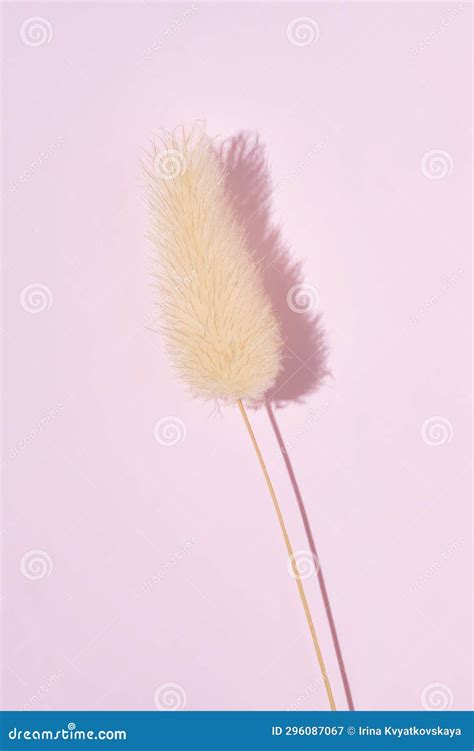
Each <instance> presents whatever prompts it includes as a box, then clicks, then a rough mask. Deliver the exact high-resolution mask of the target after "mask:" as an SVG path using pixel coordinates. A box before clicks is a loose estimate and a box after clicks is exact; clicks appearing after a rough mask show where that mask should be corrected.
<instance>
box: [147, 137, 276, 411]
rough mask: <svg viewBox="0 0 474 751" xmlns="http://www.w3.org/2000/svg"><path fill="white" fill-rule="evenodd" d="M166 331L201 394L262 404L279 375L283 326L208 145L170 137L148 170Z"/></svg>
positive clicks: (202, 139)
mask: <svg viewBox="0 0 474 751" xmlns="http://www.w3.org/2000/svg"><path fill="white" fill-rule="evenodd" d="M146 174H147V177H148V184H149V200H150V213H151V240H152V243H153V247H154V250H155V254H154V269H153V273H154V276H155V278H156V281H157V287H158V291H159V297H158V300H157V306H158V309H159V310H158V313H159V316H158V317H159V320H160V325H161V328H162V330H163V333H164V335H165V337H166V340H167V344H168V348H169V352H170V355H171V359H172V361H173V363H174V365H175V367H176V368H177V370H178V372H179V374H180V375H181V376H182V378H183V379H184V380H185V381H186V382H187V384H188V385H189V386H190V387H191V390H192V392H193V393H194V394H195V395H199V396H203V397H205V398H217V399H223V400H225V401H230V400H234V399H247V400H252V401H253V400H257V401H258V400H260V399H261V398H262V397H263V395H264V394H265V392H266V391H267V390H268V389H269V388H270V387H271V386H272V385H273V383H274V382H275V379H276V376H277V374H278V371H279V369H280V358H281V339H280V333H279V327H278V323H277V321H276V318H275V316H274V314H273V311H272V308H271V304H270V302H269V300H268V298H267V296H266V294H265V292H264V290H263V286H262V281H261V278H260V273H259V269H258V267H257V265H256V263H255V261H254V260H253V258H252V255H251V252H250V249H249V248H248V247H247V244H246V240H245V236H244V233H243V230H242V229H241V228H240V227H239V225H238V224H237V222H236V220H235V217H234V214H233V210H232V205H231V201H230V199H229V197H228V195H227V192H226V188H225V174H224V171H223V168H222V166H221V164H220V161H219V159H218V157H217V156H216V154H215V152H214V151H213V148H212V144H211V142H210V140H209V139H208V138H207V136H206V135H205V134H204V133H203V132H202V131H200V130H197V129H196V128H194V129H193V130H192V131H191V132H190V133H186V132H184V131H182V132H180V133H179V134H178V133H174V134H164V135H162V136H161V138H160V140H159V142H158V143H156V144H155V146H154V151H153V153H152V154H151V160H150V162H149V163H148V165H147V166H146Z"/></svg>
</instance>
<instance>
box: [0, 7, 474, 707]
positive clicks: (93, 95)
mask: <svg viewBox="0 0 474 751" xmlns="http://www.w3.org/2000/svg"><path fill="white" fill-rule="evenodd" d="M454 8H460V10H458V12H457V13H456V14H454V15H453V9H454ZM183 14H184V15H183ZM3 16H4V51H3V54H4V63H5V69H4V74H3V75H4V117H5V127H4V139H5V142H4V164H3V185H4V191H5V192H4V195H5V199H4V217H5V226H4V241H5V243H4V245H5V270H4V278H5V283H6V284H5V286H6V293H5V302H4V320H3V327H4V332H5V335H4V413H5V424H6V428H5V431H4V460H3V461H4V508H3V519H2V533H3V586H2V601H1V605H2V627H3V643H2V653H3V676H2V685H3V707H4V708H8V709H20V708H26V709H34V708H36V709H38V708H40V709H154V708H156V703H155V701H154V696H155V691H156V689H157V688H158V687H159V686H161V685H162V684H166V683H173V684H178V685H179V686H180V687H182V690H183V693H184V694H185V696H186V702H187V703H186V707H187V708H188V709H194V710H199V709H286V708H298V709H314V708H319V709H325V708H327V700H326V697H325V694H324V689H323V687H322V685H321V681H320V679H319V672H318V669H317V665H316V663H315V659H314V656H313V652H312V645H311V641H310V639H309V637H308V634H307V629H306V624H305V620H304V615H303V612H302V609H301V605H300V602H299V600H298V596H297V592H296V587H295V583H294V581H293V580H292V578H291V577H290V576H289V575H288V573H287V561H286V554H285V548H284V545H283V542H282V539H281V535H280V531H279V529H278V526H277V522H276V518H275V515H274V512H273V509H272V506H271V502H270V499H269V497H268V495H267V491H266V488H265V485H264V482H263V480H262V477H261V475H260V473H259V469H258V466H257V464H256V461H255V457H254V454H253V452H252V448H251V445H250V443H249V441H248V437H247V435H246V434H245V430H244V427H243V425H242V423H241V419H240V416H239V414H238V412H237V410H236V409H233V408H224V409H222V411H221V413H220V414H219V413H215V412H214V411H213V409H212V407H211V406H209V405H205V404H202V403H200V402H197V401H193V400H192V399H191V398H190V397H189V396H188V395H187V393H186V391H185V389H184V387H183V386H182V385H181V384H180V383H179V382H177V380H176V378H175V376H174V374H173V373H172V372H171V371H170V368H169V364H168V361H167V357H166V353H165V352H164V349H163V345H162V342H161V340H160V338H159V336H158V335H157V334H156V333H154V332H153V331H151V330H150V329H149V328H147V325H148V323H149V320H150V314H151V312H152V303H151V294H150V289H149V283H148V279H147V273H146V256H147V254H148V252H149V248H148V244H147V241H146V240H145V238H144V235H145V231H146V213H145V206H144V202H143V185H142V178H141V174H140V169H139V166H138V162H139V159H140V156H141V154H142V150H143V149H144V148H146V147H147V144H148V143H149V141H150V139H151V138H152V137H153V133H154V132H156V131H157V130H158V128H159V127H161V126H165V127H169V128H172V127H175V126H176V125H177V124H179V123H181V122H188V123H189V122H192V121H193V120H194V119H196V118H205V119H206V121H207V127H208V130H209V132H210V133H211V134H220V135H221V136H222V137H223V138H227V137H230V136H232V135H234V134H236V133H238V132H241V131H258V133H259V134H260V138H261V141H262V143H263V144H264V145H265V148H266V151H267V155H268V158H269V165H270V170H271V174H272V178H273V181H274V183H275V185H276V186H280V187H279V189H277V190H275V192H274V196H273V201H272V207H273V210H274V212H275V223H276V224H278V225H280V226H281V229H282V234H283V236H284V238H285V240H286V241H287V242H288V244H289V246H290V247H291V250H292V253H293V255H294V258H295V260H301V261H302V262H303V274H304V278H305V281H306V282H307V283H308V284H311V285H312V286H314V287H315V288H316V289H317V291H318V294H319V300H320V308H319V310H320V312H321V313H322V316H323V319H322V321H323V326H324V329H325V332H326V337H327V343H328V346H329V367H330V369H331V373H332V377H331V378H330V379H327V381H326V382H325V384H324V385H323V386H321V388H320V389H319V390H318V391H317V392H315V393H313V394H311V395H308V396H307V397H306V398H305V399H303V400H302V401H301V403H291V404H289V405H287V406H286V407H285V408H283V409H278V410H277V411H276V419H277V421H278V424H279V427H280V430H281V433H282V436H283V439H284V441H285V442H286V443H287V444H288V447H289V448H288V455H289V457H290V459H291V462H292V465H293V469H294V472H295V476H296V478H297V481H298V484H299V487H300V490H301V495H302V499H303V502H304V504H305V508H306V511H307V514H308V517H309V521H310V524H311V528H312V531H313V534H314V538H315V542H316V546H317V549H318V553H319V556H320V561H321V564H322V568H323V571H324V577H325V581H326V586H327V590H328V595H329V599H330V603H331V607H332V612H333V616H334V621H335V626H336V629H337V633H338V637H339V640H340V645H341V650H342V654H343V658H344V662H345V666H346V670H347V677H348V681H349V684H350V687H351V692H352V696H353V699H354V704H355V707H356V709H421V708H423V706H424V704H423V702H422V696H423V695H425V696H426V691H428V692H429V691H430V690H431V689H430V687H432V686H433V685H434V684H443V686H444V688H443V689H442V693H443V697H444V698H443V701H445V702H446V703H447V705H449V706H450V707H452V708H453V709H466V708H469V707H470V705H471V698H470V684H469V670H468V665H469V661H470V631H471V629H470V620H469V613H470V608H469V594H468V593H469V586H468V581H469V574H468V571H469V569H468V565H469V560H470V544H469V530H470V528H471V525H470V512H469V490H470V469H471V464H470V455H471V451H470V448H471V446H470V432H469V417H470V412H471V407H470V378H469V367H470V366H469V363H470V337H469V332H468V330H467V328H468V327H467V324H466V316H467V315H468V311H469V305H470V287H469V276H470V275H469V244H470V224H469V203H468V196H469V182H470V138H471V116H470V106H469V91H470V89H469V86H470V78H469V61H470V43H469V28H470V8H469V7H468V6H467V5H461V6H459V5H458V4H456V5H454V4H453V5H450V4H446V3H436V4H435V3H432V4H428V3H427V4H421V3H420V4H408V3H407V4H403V3H397V4H384V3H379V4H375V3H363V4H357V3H346V4H334V5H330V4H318V3H314V4H308V3H305V4H299V3H294V2H292V3H288V4H281V3H266V4H255V5H252V4H244V3H242V4H219V5H217V4H198V5H195V6H192V5H191V4H189V5H176V4H173V5H170V4H162V5H154V4H151V3H139V2H137V3H133V4H128V5H127V4H124V5H116V4H105V3H104V4H101V5H99V4H88V3H84V4H80V3H76V4H74V3H69V4H59V3H58V4H45V3H41V2H39V3H35V4H26V3H22V4H16V5H13V4H10V5H7V6H4V7H3ZM33 16H41V17H43V18H45V19H47V21H48V22H49V24H50V25H51V29H52V32H53V35H52V38H51V39H50V41H49V42H46V43H45V44H43V45H41V46H37V47H34V46H28V45H27V44H25V43H24V42H23V41H22V38H21V34H20V29H21V26H22V23H23V22H24V20H25V19H27V18H29V17H33ZM300 16H304V17H311V18H313V19H315V20H316V22H317V25H318V28H319V38H318V39H317V40H316V41H315V42H314V43H311V44H308V45H306V46H297V45H295V44H292V43H291V41H290V40H289V39H288V36H287V28H288V25H289V24H290V22H291V21H292V20H293V19H294V18H297V17H300ZM447 17H448V18H449V19H450V20H449V23H443V19H446V18H447ZM177 18H181V21H180V23H177V22H176V19H177ZM183 18H184V20H182V19H183ZM173 19H175V22H174V23H173ZM167 30H168V31H167ZM170 30H171V31H170ZM433 30H437V31H436V33H433ZM427 37H429V38H430V41H429V43H425V44H423V46H422V43H423V40H424V39H425V38H427ZM321 142H324V143H325V144H326V146H325V148H324V149H321V150H318V152H317V155H316V156H315V157H314V158H308V154H310V153H312V150H314V149H315V148H316V147H317V145H318V144H320V143H321ZM53 144H54V145H55V148H54V149H53V150H51V149H50V148H49V147H51V145H53ZM48 149H49V151H48V157H47V158H44V157H42V158H41V159H40V155H41V153H42V152H44V151H45V150H48ZM433 150H441V151H442V152H444V154H445V155H447V156H444V157H443V159H444V160H445V164H446V165H447V174H446V175H445V176H444V177H442V178H440V179H432V177H430V176H427V175H426V174H424V172H423V170H422V160H423V157H424V156H425V155H426V154H427V153H428V152H430V151H433ZM448 157H449V158H448ZM35 160H36V162H37V166H36V168H35V169H33V170H31V169H30V170H29V173H28V174H27V176H26V179H24V178H23V179H21V180H20V176H22V175H24V173H25V170H27V169H28V167H29V165H31V164H32V163H33V162H34V161H35ZM449 160H450V161H449ZM38 162H39V163H38ZM451 167H452V169H451ZM447 279H448V280H450V281H449V283H448V284H447V285H446V280H447ZM453 280H454V281H453ZM38 283H40V284H42V285H46V286H47V288H48V289H49V290H50V292H51V295H52V304H51V305H50V307H49V309H47V310H45V311H44V312H41V313H37V314H32V313H31V312H29V311H28V310H25V306H22V305H21V302H20V301H21V295H22V291H23V290H24V289H25V287H27V286H28V285H30V284H38ZM50 302H51V300H50ZM295 315H298V314H295ZM310 355H311V353H310V352H308V357H310ZM303 367H304V366H303ZM51 413H53V417H52V418H49V419H47V420H46V421H45V424H43V425H42V427H41V429H40V430H38V429H37V426H38V424H39V422H40V420H41V418H42V417H43V416H45V415H48V414H49V415H50V414H51ZM165 416H173V417H176V418H179V420H181V421H182V423H183V424H184V425H185V428H186V437H185V439H184V440H183V441H182V442H179V443H177V444H176V445H173V446H164V445H161V444H160V443H159V442H157V441H156V440H155V438H154V427H155V424H156V422H157V421H158V420H160V419H161V418H163V417H165ZM431 418H436V419H437V422H436V421H435V423H432V424H431V425H433V424H434V426H435V428H436V426H437V425H438V426H439V425H440V426H441V434H442V438H443V430H444V431H445V433H444V438H445V440H442V439H441V441H440V440H439V439H435V441H434V442H436V441H437V442H438V443H439V445H430V442H427V441H426V440H423V435H422V433H423V431H422V426H423V425H426V421H429V420H431ZM439 418H442V422H440V420H439ZM251 419H252V423H253V425H254V428H255V432H256V434H257V436H258V439H259V441H260V442H261V446H262V450H263V452H264V455H265V457H266V459H267V460H268V464H269V469H270V471H271V474H272V476H273V478H274V481H275V485H276V489H277V492H278V494H279V497H280V499H281V504H282V508H283V511H284V514H285V517H286V519H287V522H288V526H289V530H290V535H291V537H292V540H293V544H294V547H295V549H297V550H304V549H307V548H308V540H307V538H306V536H305V530H304V527H303V524H302V520H301V516H300V513H299V510H298V505H297V503H296V500H295V494H294V488H293V487H292V484H291V482H290V479H289V476H288V473H287V471H286V469H285V465H284V462H283V458H282V455H281V452H279V450H278V445H277V442H276V439H275V435H274V433H273V431H272V428H271V425H270V422H269V419H268V416H267V414H266V413H265V411H264V410H260V411H258V412H255V413H252V414H251ZM429 425H430V424H428V426H429ZM425 438H426V430H425ZM431 442H433V441H431ZM183 546H185V547H184V548H183ZM31 550H40V551H43V552H44V553H46V554H47V556H48V558H46V559H45V560H46V564H47V567H49V568H48V575H46V576H44V577H42V578H40V579H31V578H28V577H27V576H25V575H24V573H25V572H24V564H23V568H22V566H21V563H20V562H21V561H22V558H23V556H24V555H25V553H28V551H31ZM183 550H184V552H183ZM23 560H24V559H23ZM305 587H306V590H307V593H308V597H309V599H310V603H311V607H312V609H313V611H314V613H315V617H316V623H317V628H318V630H319V631H320V634H321V642H322V647H323V652H324V654H325V656H326V659H327V663H328V670H329V674H330V676H331V680H332V683H333V685H334V690H335V694H336V701H337V704H338V707H340V708H346V707H347V697H346V693H345V692H344V689H343V684H342V680H341V676H340V671H339V669H338V665H337V660H336V657H335V651H334V644H333V640H332V638H331V634H330V630H329V627H328V620H327V615H326V611H325V607H324V603H323V600H322V597H321V593H320V588H319V586H318V581H317V579H316V578H315V577H311V578H309V579H307V580H306V581H305ZM446 689H447V690H446ZM425 703H426V702H425Z"/></svg>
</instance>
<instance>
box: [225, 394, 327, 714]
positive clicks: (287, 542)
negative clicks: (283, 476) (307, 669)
mask: <svg viewBox="0 0 474 751" xmlns="http://www.w3.org/2000/svg"><path fill="white" fill-rule="evenodd" d="M237 404H238V406H239V410H240V414H241V415H242V417H243V420H244V423H245V425H246V428H247V430H248V432H249V435H250V439H251V441H252V444H253V447H254V449H255V453H256V454H257V459H258V462H259V464H260V467H261V469H262V472H263V475H264V477H265V481H266V483H267V487H268V490H269V492H270V495H271V498H272V501H273V506H274V508H275V511H276V515H277V517H278V521H279V523H280V529H281V531H282V534H283V538H284V540H285V545H286V549H287V551H288V556H289V559H290V561H291V565H292V568H293V574H294V579H295V581H296V585H297V587H298V592H299V595H300V598H301V603H302V605H303V609H304V612H305V616H306V620H307V622H308V627H309V630H310V633H311V638H312V640H313V644H314V649H315V650H316V656H317V658H318V664H319V668H320V670H321V673H322V676H323V680H324V686H325V688H326V693H327V695H328V699H329V705H330V707H331V709H332V710H334V711H335V710H336V704H335V702H334V696H333V693H332V688H331V684H330V682H329V677H328V674H327V670H326V666H325V664H324V659H323V654H322V652H321V647H320V646H319V641H318V637H317V635H316V629H315V627H314V623H313V618H312V616H311V611H310V609H309V605H308V600H307V599H306V595H305V592H304V588H303V584H302V582H301V577H300V575H299V572H298V567H297V565H296V561H295V556H294V553H293V548H292V546H291V542H290V538H289V536H288V532H287V529H286V526H285V522H284V520H283V515H282V513H281V510H280V504H279V503H278V499H277V497H276V493H275V490H274V488H273V485H272V481H271V480H270V475H269V474H268V470H267V467H266V464H265V462H264V460H263V456H262V452H261V451H260V448H259V445H258V443H257V439H256V438H255V433H254V432H253V429H252V426H251V424H250V421H249V418H248V415H247V412H246V411H245V407H244V405H243V404H242V400H241V399H237Z"/></svg>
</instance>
